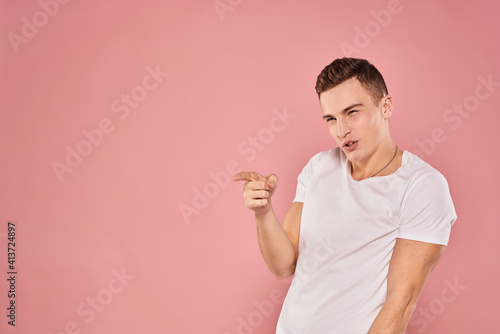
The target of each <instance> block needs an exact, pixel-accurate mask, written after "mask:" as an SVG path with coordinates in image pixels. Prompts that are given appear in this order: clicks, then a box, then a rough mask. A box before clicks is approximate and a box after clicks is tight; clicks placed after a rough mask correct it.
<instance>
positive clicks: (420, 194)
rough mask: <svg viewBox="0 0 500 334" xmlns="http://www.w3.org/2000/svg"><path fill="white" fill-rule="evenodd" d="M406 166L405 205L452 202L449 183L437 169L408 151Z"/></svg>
mask: <svg viewBox="0 0 500 334" xmlns="http://www.w3.org/2000/svg"><path fill="white" fill-rule="evenodd" d="M405 153H406V155H407V157H406V160H407V161H406V164H405V166H404V167H405V168H404V173H402V174H403V175H404V178H405V179H406V190H405V194H404V197H403V205H413V204H416V203H418V202H427V201H436V203H439V202H441V201H446V202H448V201H450V200H451V195H450V189H449V186H448V181H447V180H446V178H445V177H444V175H443V174H441V173H440V172H439V171H438V170H437V169H435V168H434V167H432V166H431V165H430V164H428V163H427V162H425V161H424V160H422V159H421V158H419V157H418V156H416V155H414V154H412V153H410V152H408V151H406V152H405Z"/></svg>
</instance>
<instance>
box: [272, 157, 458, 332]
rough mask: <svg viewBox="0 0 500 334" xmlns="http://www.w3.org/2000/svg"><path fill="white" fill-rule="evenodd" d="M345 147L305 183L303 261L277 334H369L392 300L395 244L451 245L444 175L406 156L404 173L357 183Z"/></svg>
mask: <svg viewBox="0 0 500 334" xmlns="http://www.w3.org/2000/svg"><path fill="white" fill-rule="evenodd" d="M350 171H351V165H350V162H349V160H347V157H346V156H345V154H344V152H343V151H342V150H341V149H340V148H338V147H337V148H334V149H331V150H329V151H324V152H320V153H318V154H316V155H315V156H313V157H312V158H311V159H310V160H309V162H308V163H307V165H306V166H305V167H304V169H303V170H302V172H301V173H300V175H299V177H298V183H297V193H296V196H295V199H294V202H303V203H304V205H303V209H302V218H301V222H300V238H299V256H298V259H297V266H296V268H295V275H294V277H293V280H292V283H291V285H290V289H289V290H288V294H287V296H286V298H285V301H284V303H283V307H282V309H281V314H280V317H279V320H278V324H277V329H276V333H277V334H326V333H328V334H334V333H338V334H366V333H367V332H368V330H369V329H370V327H371V325H372V323H373V321H374V320H375V317H376V316H377V314H378V313H379V311H380V309H381V308H382V306H383V304H384V302H385V298H386V294H387V273H388V269H389V262H390V260H391V255H392V251H393V248H394V245H395V243H396V238H404V239H411V240H418V241H423V242H429V243H435V244H441V245H447V244H448V238H449V235H450V231H451V226H452V225H453V223H454V222H455V220H456V218H457V216H456V213H455V208H454V206H453V202H452V199H451V196H450V192H449V189H448V183H447V182H446V179H445V178H444V176H443V175H441V174H440V173H439V172H438V171H437V170H435V169H434V168H432V167H431V166H430V165H429V164H427V163H426V162H424V161H423V160H422V159H420V158H419V157H417V156H416V155H414V154H412V153H410V152H408V151H404V152H403V160H402V165H401V167H400V168H399V169H398V170H397V171H396V172H394V173H392V174H390V175H386V176H377V177H373V178H368V179H364V180H361V181H356V180H354V179H353V178H352V176H351V173H350Z"/></svg>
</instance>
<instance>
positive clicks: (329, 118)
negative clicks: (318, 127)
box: [325, 117, 336, 122]
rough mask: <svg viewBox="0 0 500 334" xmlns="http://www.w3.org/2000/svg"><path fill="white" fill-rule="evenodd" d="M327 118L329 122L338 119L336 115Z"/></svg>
mask: <svg viewBox="0 0 500 334" xmlns="http://www.w3.org/2000/svg"><path fill="white" fill-rule="evenodd" d="M325 120H326V121H327V122H330V121H335V120H336V118H334V117H328V118H325Z"/></svg>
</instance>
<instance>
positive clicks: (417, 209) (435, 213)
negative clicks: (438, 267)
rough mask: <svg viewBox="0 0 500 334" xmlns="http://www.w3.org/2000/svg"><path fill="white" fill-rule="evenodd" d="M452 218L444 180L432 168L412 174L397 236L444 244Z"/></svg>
mask: <svg viewBox="0 0 500 334" xmlns="http://www.w3.org/2000/svg"><path fill="white" fill-rule="evenodd" d="M456 219H457V215H456V213H455V207H454V205H453V201H452V198H451V195H450V191H449V188H448V183H447V182H446V179H445V178H444V176H443V175H442V174H440V173H439V172H438V171H436V170H434V169H433V170H430V171H427V172H425V173H422V174H420V175H419V176H416V177H415V178H414V180H413V182H411V184H410V186H409V187H408V189H407V192H406V193H405V195H404V198H403V201H402V204H401V225H400V227H399V233H398V238H403V239H410V240H416V241H422V242H429V243H434V244H440V245H447V244H448V240H449V237H450V233H451V226H452V225H453V224H454V223H455V221H456Z"/></svg>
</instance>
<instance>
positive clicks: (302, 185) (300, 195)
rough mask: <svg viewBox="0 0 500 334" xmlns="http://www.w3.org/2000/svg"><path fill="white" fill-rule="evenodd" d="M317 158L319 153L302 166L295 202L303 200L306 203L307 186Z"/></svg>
mask: <svg viewBox="0 0 500 334" xmlns="http://www.w3.org/2000/svg"><path fill="white" fill-rule="evenodd" d="M316 159H317V155H316V156H313V157H312V158H311V159H309V162H308V163H307V164H306V165H305V167H304V168H302V172H300V174H299V176H298V177H297V190H296V191H295V198H294V199H293V202H302V203H304V197H305V193H306V187H307V184H308V183H309V179H310V178H311V174H312V171H313V169H314V164H315V162H314V161H315V160H316Z"/></svg>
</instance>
